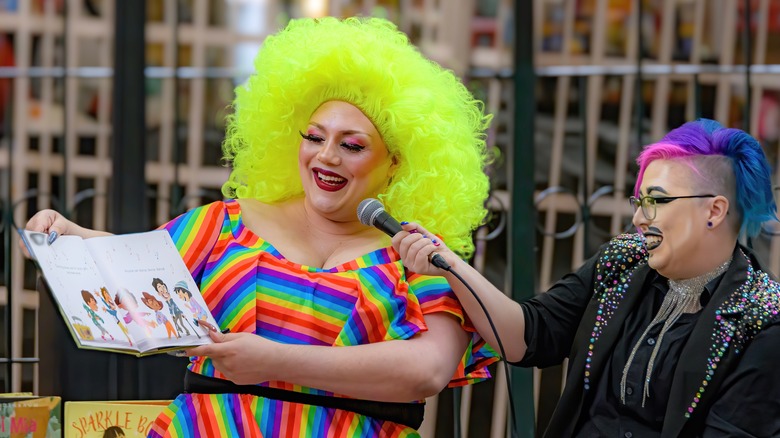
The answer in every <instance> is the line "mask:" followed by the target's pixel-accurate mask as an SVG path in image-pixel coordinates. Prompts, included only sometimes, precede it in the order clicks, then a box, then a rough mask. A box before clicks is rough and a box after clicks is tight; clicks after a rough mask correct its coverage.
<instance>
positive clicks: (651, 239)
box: [645, 236, 663, 249]
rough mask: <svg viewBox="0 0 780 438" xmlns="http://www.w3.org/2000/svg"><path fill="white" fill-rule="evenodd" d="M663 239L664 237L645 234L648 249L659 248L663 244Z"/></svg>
mask: <svg viewBox="0 0 780 438" xmlns="http://www.w3.org/2000/svg"><path fill="white" fill-rule="evenodd" d="M661 241H663V238H662V237H659V236H645V245H646V246H647V249H655V248H657V247H658V245H660V244H661Z"/></svg>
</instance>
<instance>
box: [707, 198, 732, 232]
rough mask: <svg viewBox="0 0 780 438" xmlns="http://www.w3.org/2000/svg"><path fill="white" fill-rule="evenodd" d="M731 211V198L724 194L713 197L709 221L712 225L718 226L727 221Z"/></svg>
mask: <svg viewBox="0 0 780 438" xmlns="http://www.w3.org/2000/svg"><path fill="white" fill-rule="evenodd" d="M728 213H729V200H728V198H726V197H725V196H723V195H718V196H716V197H714V198H712V201H711V204H710V211H709V216H708V217H707V221H708V222H709V223H712V227H710V228H716V227H717V226H719V225H720V224H721V223H723V222H725V221H726V219H727V218H728Z"/></svg>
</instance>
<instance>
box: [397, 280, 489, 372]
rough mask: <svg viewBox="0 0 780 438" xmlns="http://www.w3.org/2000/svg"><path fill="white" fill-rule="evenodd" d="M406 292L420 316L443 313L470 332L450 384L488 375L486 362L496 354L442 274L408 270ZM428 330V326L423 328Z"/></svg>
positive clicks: (487, 363)
mask: <svg viewBox="0 0 780 438" xmlns="http://www.w3.org/2000/svg"><path fill="white" fill-rule="evenodd" d="M407 275H408V277H407V282H408V283H409V291H410V292H411V294H413V295H414V296H415V297H416V298H417V301H418V302H419V304H420V308H421V309H422V313H423V315H427V314H431V313H436V312H446V313H449V314H450V315H453V316H455V317H456V318H458V320H459V321H460V325H461V327H462V328H463V330H465V331H466V332H468V333H469V334H470V335H471V339H470V340H469V344H468V346H467V348H466V351H465V352H464V353H463V357H462V358H461V361H460V365H458V368H457V369H456V370H455V375H453V376H452V380H450V383H449V385H448V386H449V387H456V386H463V385H468V384H471V383H476V382H480V381H482V380H485V379H488V378H490V371H489V370H488V368H487V367H488V365H490V364H492V363H493V362H496V361H498V360H499V356H498V354H496V352H495V351H494V350H493V349H492V348H490V346H489V345H487V344H486V343H485V341H484V340H483V339H482V338H481V337H480V336H479V334H477V332H476V330H475V329H474V326H473V325H472V324H471V321H469V319H468V318H467V317H466V315H465V312H464V311H463V308H462V307H461V305H460V302H459V301H458V299H457V298H456V297H455V293H454V292H453V291H452V289H451V288H450V286H449V284H448V283H447V280H445V279H444V278H443V277H430V276H426V275H418V274H415V273H411V272H409V273H408V274H407ZM426 329H427V327H426Z"/></svg>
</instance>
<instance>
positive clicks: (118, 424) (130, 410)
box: [64, 400, 170, 438]
mask: <svg viewBox="0 0 780 438" xmlns="http://www.w3.org/2000/svg"><path fill="white" fill-rule="evenodd" d="M168 404H170V401H166V400H142V401H130V400H123V401H78V402H75V401H71V402H65V426H64V430H65V435H64V436H65V438H104V437H107V438H116V437H127V438H131V437H132V438H136V437H137V438H142V437H145V436H147V435H148V434H149V430H150V429H151V428H152V424H154V420H155V419H156V418H157V416H158V415H160V413H161V412H162V411H163V409H165V407H166V406H168Z"/></svg>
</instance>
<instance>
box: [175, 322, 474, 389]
mask: <svg viewBox="0 0 780 438" xmlns="http://www.w3.org/2000/svg"><path fill="white" fill-rule="evenodd" d="M425 322H426V324H427V326H428V331H425V332H422V333H419V334H417V335H415V336H414V337H413V338H411V339H407V340H392V341H384V342H378V343H373V344H366V345H356V346H348V347H330V346H314V345H289V344H280V343H277V342H274V341H270V340H268V339H265V338H263V337H261V336H257V335H254V334H250V333H228V334H222V333H219V332H217V331H211V332H210V336H211V338H212V340H214V342H215V343H214V344H209V345H203V346H199V347H196V348H192V349H190V350H188V351H187V354H189V355H193V356H208V357H210V358H211V360H212V361H213V363H214V366H216V368H217V369H218V370H219V371H220V372H221V373H222V374H224V375H225V377H227V378H228V379H230V380H231V381H233V382H235V383H237V384H256V383H260V382H265V381H270V380H279V381H284V382H288V383H294V384H298V385H303V386H308V387H311V388H317V389H321V390H325V391H331V392H334V393H337V394H341V395H346V396H350V397H355V398H360V399H367V400H377V401H389V402H410V401H414V400H420V399H423V398H425V397H429V396H431V395H434V394H437V393H438V392H440V391H441V390H442V389H444V387H445V386H446V385H447V383H448V382H449V381H450V379H451V378H452V376H453V375H454V374H455V370H456V369H457V367H458V364H459V363H460V360H461V358H462V357H463V352H464V351H465V350H466V346H467V344H468V334H467V333H466V332H465V331H464V330H463V329H462V328H461V326H460V322H459V321H458V320H457V319H456V318H455V317H453V316H451V315H448V314H445V313H433V314H429V315H425Z"/></svg>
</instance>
